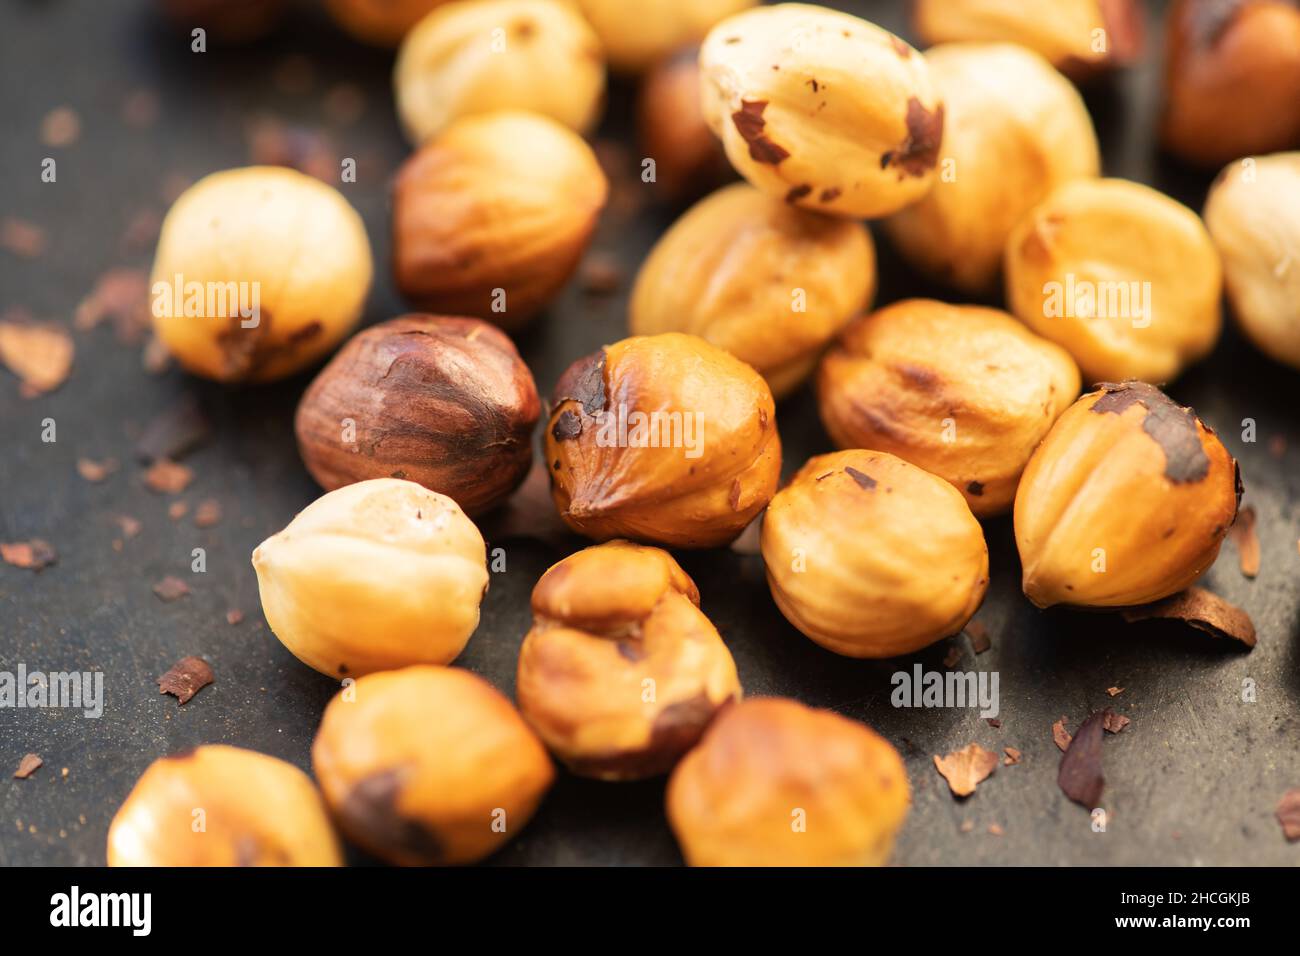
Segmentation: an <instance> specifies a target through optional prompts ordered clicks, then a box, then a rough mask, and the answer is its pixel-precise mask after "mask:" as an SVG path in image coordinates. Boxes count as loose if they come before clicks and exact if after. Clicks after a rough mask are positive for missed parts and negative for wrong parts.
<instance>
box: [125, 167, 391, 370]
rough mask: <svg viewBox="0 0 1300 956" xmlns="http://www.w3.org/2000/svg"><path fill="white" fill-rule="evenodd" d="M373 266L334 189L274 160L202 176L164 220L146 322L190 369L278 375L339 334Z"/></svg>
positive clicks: (307, 361) (357, 309)
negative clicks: (149, 315) (150, 320)
mask: <svg viewBox="0 0 1300 956" xmlns="http://www.w3.org/2000/svg"><path fill="white" fill-rule="evenodd" d="M373 274H374V266H373V263H372V261H371V256H370V241H369V240H368V239H367V238H366V228H365V225H364V224H363V223H362V221H361V217H360V216H359V215H357V212H356V210H355V209H353V208H352V207H351V206H350V205H349V204H348V201H347V200H346V199H344V198H343V196H342V195H341V194H340V193H339V191H338V190H336V189H333V188H331V187H330V186H327V185H325V184H324V183H322V182H320V181H319V180H316V179H313V178H312V177H310V176H306V175H304V174H303V173H299V172H296V171H294V170H292V169H285V168H283V167H278V166H252V167H248V168H245V169H230V170H226V171H224V172H220V173H213V174H212V175H210V176H205V177H204V178H203V179H201V180H199V181H198V182H197V183H195V184H194V185H193V186H191V187H190V188H189V189H187V190H185V192H184V193H182V194H181V196H180V197H179V198H178V199H177V200H176V202H175V203H174V204H173V205H172V208H171V210H170V211H169V212H168V213H167V217H166V218H165V219H164V220H163V225H162V233H161V235H160V236H159V239H158V250H157V253H156V255H155V257H154V264H153V277H152V279H151V282H150V288H151V290H152V303H151V308H152V314H153V327H154V331H155V333H157V335H158V338H159V339H161V340H162V342H163V344H164V345H165V346H166V347H167V349H168V351H169V352H171V354H172V355H173V356H175V357H176V359H177V360H178V361H179V362H180V363H181V365H183V366H184V367H185V369H186V370H187V371H189V372H192V373H194V374H195V375H202V376H204V377H205V378H211V379H216V380H217V381H222V382H242V381H252V382H266V381H271V380H273V379H277V378H283V377H284V376H286V375H289V374H291V373H293V372H296V371H299V370H300V369H303V368H306V367H307V366H309V365H311V364H312V363H314V362H316V361H317V360H319V359H320V358H321V357H322V356H324V355H325V354H326V353H328V352H329V351H330V350H331V349H333V348H334V346H335V345H337V344H338V343H339V342H340V341H341V340H342V339H343V338H345V337H346V336H347V334H348V332H350V331H351V330H352V327H353V326H355V325H356V323H357V320H358V319H359V318H360V317H361V310H362V307H363V306H364V305H365V302H366V294H367V293H368V292H369V290H370V280H371V278H372V276H373Z"/></svg>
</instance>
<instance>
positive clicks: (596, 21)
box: [578, 0, 758, 95]
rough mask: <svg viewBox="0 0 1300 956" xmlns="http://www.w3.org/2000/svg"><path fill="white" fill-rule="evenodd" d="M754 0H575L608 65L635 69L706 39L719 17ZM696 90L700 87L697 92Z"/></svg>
mask: <svg viewBox="0 0 1300 956" xmlns="http://www.w3.org/2000/svg"><path fill="white" fill-rule="evenodd" d="M757 2H758V0H639V2H637V3H628V2H627V0H578V8H579V9H580V10H581V11H582V15H583V16H584V17H586V19H587V22H588V23H590V24H591V27H592V29H593V30H595V31H596V36H598V37H599V38H600V44H601V46H602V47H603V48H604V51H605V58H606V59H607V60H608V61H609V65H610V66H611V67H613V68H614V69H616V70H619V71H621V72H624V73H638V72H640V71H642V70H645V69H646V68H648V67H650V66H651V65H652V64H654V63H655V62H656V61H658V60H661V59H663V58H664V57H666V56H667V55H668V54H670V53H672V52H673V50H675V49H677V48H678V47H680V46H682V45H683V44H687V43H695V42H698V41H699V40H701V39H703V38H704V34H705V33H707V32H708V30H709V27H711V26H713V25H714V24H715V23H717V22H718V21H719V20H721V19H722V18H723V17H727V16H730V15H731V14H733V13H736V12H737V11H739V10H744V9H746V8H747V7H752V6H754V4H755V3H757ZM697 95H698V91H697Z"/></svg>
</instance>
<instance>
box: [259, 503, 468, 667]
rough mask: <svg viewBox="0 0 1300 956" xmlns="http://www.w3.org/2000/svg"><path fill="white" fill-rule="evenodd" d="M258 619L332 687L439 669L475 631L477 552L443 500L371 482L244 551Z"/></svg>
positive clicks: (460, 516) (461, 518) (461, 517)
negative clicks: (334, 682)
mask: <svg viewBox="0 0 1300 956" xmlns="http://www.w3.org/2000/svg"><path fill="white" fill-rule="evenodd" d="M253 567H254V568H255V569H256V571H257V585H258V589H259V591H260V593H261V597H262V611H263V613H264V614H265V615H266V621H267V623H268V624H269V625H271V630H272V631H273V632H275V636H276V637H278V638H279V639H280V641H281V642H282V643H283V644H284V646H285V647H287V648H288V649H289V650H290V651H291V652H292V653H293V655H294V656H295V657H297V658H298V659H299V660H300V661H302V662H303V663H304V664H306V665H308V666H309V667H314V668H315V669H316V670H318V671H320V672H321V673H322V674H328V675H330V676H331V677H336V678H337V677H340V676H349V675H352V676H355V675H357V674H368V673H370V672H371V671H378V670H387V669H389V668H393V667H404V666H406V665H407V664H446V663H449V662H450V661H452V660H454V659H455V658H456V655H458V654H459V653H460V652H461V651H462V650H463V649H464V647H465V643H466V642H467V641H468V640H469V636H470V635H471V634H473V633H474V629H475V628H476V627H478V609H479V602H480V601H481V600H482V599H483V594H484V592H485V591H486V590H487V586H488V572H487V547H486V546H485V545H484V543H483V537H482V535H480V534H479V532H478V529H477V528H476V527H474V523H473V522H472V521H470V520H469V518H467V517H465V514H464V512H462V511H461V510H460V508H459V507H458V506H457V505H456V502H454V501H452V500H451V499H450V498H448V497H446V496H444V495H440V494H437V493H436V492H432V491H429V490H428V489H427V488H424V487H422V486H420V485H417V484H416V483H415V482H413V481H400V480H398V479H396V478H374V479H371V480H370V481H359V482H357V483H356V484H352V485H345V486H343V487H342V488H339V489H338V490H336V491H331V492H330V493H329V494H326V495H323V496H321V497H320V498H317V499H316V500H315V501H313V502H312V503H311V504H310V505H308V506H307V507H306V508H304V509H303V510H302V511H300V512H299V513H298V515H297V517H295V518H294V519H293V521H291V522H289V524H288V526H287V527H285V529H284V530H283V531H281V532H279V533H278V534H274V535H272V536H271V537H269V538H267V539H266V540H265V541H263V542H262V543H261V544H260V545H258V547H257V549H256V550H255V551H253Z"/></svg>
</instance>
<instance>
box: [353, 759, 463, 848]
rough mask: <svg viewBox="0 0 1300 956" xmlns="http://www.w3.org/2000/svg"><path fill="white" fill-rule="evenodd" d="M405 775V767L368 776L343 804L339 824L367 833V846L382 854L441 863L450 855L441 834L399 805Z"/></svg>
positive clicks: (365, 839)
mask: <svg viewBox="0 0 1300 956" xmlns="http://www.w3.org/2000/svg"><path fill="white" fill-rule="evenodd" d="M405 777H406V770H405V769H403V768H398V769H394V770H388V771H385V772H383V773H377V774H374V775H372V776H370V777H366V778H365V779H364V780H362V781H361V782H360V783H358V784H357V785H356V786H354V787H353V788H352V789H351V790H350V791H349V792H348V795H347V798H346V799H345V800H344V801H343V804H342V805H341V806H340V807H339V811H338V813H339V823H340V825H341V826H342V828H343V830H344V832H346V833H351V834H364V843H365V845H366V846H367V847H368V848H373V849H374V850H377V851H382V852H381V855H382V856H385V857H390V858H393V857H395V858H398V859H412V858H413V859H418V860H419V861H421V862H422V863H425V864H436V863H440V862H441V861H442V860H443V858H444V857H445V855H446V854H445V851H444V849H443V845H442V841H441V840H440V839H439V838H438V836H437V834H435V833H433V832H431V831H430V830H429V829H428V828H427V827H426V826H424V825H423V824H422V823H420V822H418V821H416V820H412V819H411V818H409V817H407V816H406V815H405V814H403V813H402V810H401V808H400V807H399V806H398V803H399V798H400V797H401V793H402V785H403V782H404V780H405Z"/></svg>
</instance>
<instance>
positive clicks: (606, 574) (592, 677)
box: [515, 541, 741, 780]
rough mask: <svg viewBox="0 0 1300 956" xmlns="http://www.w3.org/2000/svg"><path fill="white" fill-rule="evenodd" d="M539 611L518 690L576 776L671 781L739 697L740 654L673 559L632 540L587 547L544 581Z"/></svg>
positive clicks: (522, 654) (538, 592) (537, 596)
mask: <svg viewBox="0 0 1300 956" xmlns="http://www.w3.org/2000/svg"><path fill="white" fill-rule="evenodd" d="M532 603H533V627H532V630H530V631H529V632H528V636H527V637H525V638H524V643H523V646H522V647H521V648H520V651H519V672H518V677H517V679H516V681H515V694H516V697H517V698H518V700H519V709H520V711H521V712H522V713H523V716H524V719H525V720H527V721H528V723H529V724H530V725H532V728H533V729H534V730H536V731H537V733H538V734H539V735H540V736H541V738H542V740H544V741H545V742H546V745H547V746H548V747H550V748H551V750H552V751H553V752H554V753H555V755H556V756H557V757H559V758H560V759H561V760H562V761H564V763H565V764H567V765H568V766H569V768H570V769H571V770H572V771H573V772H574V773H578V774H582V775H583V776H588V777H596V778H599V779H602V780H636V779H640V778H643V777H652V776H655V775H656V774H661V773H664V772H666V771H667V770H669V769H670V768H671V767H672V766H673V764H675V763H676V762H677V759H678V758H679V757H680V756H681V755H682V754H683V753H685V752H686V751H687V750H689V749H690V748H691V747H692V746H694V745H695V742H696V741H697V740H699V737H700V734H701V733H703V732H704V728H705V727H706V726H708V724H709V721H711V720H713V718H714V715H716V714H717V713H718V712H719V711H720V710H721V709H722V708H723V707H726V706H727V705H728V704H730V703H732V702H733V701H736V700H739V699H740V694H741V691H740V681H739V679H738V678H737V677H736V665H735V662H734V661H732V659H731V653H730V652H729V651H728V650H727V645H725V644H724V643H722V638H721V637H719V636H718V632H717V630H716V629H715V628H714V626H713V624H712V623H711V622H710V621H709V619H708V618H707V617H705V616H704V613H703V612H702V611H701V610H700V608H699V603H700V594H699V591H698V590H697V589H696V587H695V582H693V581H692V580H691V579H690V578H689V577H688V576H687V575H686V572H685V571H683V570H682V569H681V567H680V566H679V565H678V564H677V562H676V561H674V560H673V559H672V556H671V555H669V554H668V552H666V551H661V550H660V549H658V548H648V547H642V546H641V545H636V544H631V543H629V542H627V541H611V542H609V543H607V544H601V545H596V546H595V547H591V548H587V549H585V550H583V551H579V552H578V553H577V554H573V555H570V556H569V557H567V558H565V559H564V560H563V561H561V562H559V563H558V564H556V565H553V566H552V567H551V568H550V569H549V570H548V571H547V572H546V573H545V574H544V575H542V578H541V580H540V581H538V582H537V587H536V588H534V589H533V602H532Z"/></svg>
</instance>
